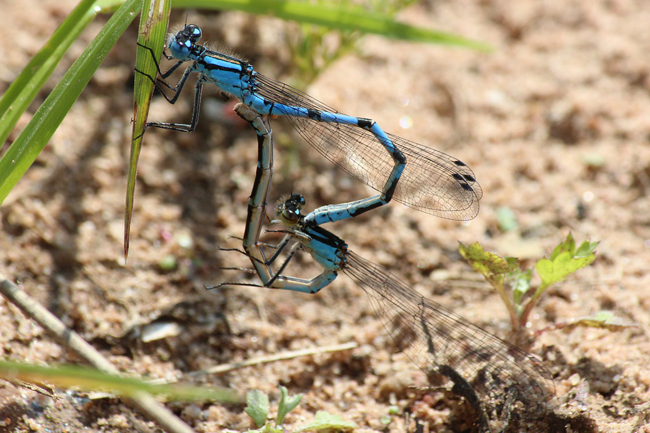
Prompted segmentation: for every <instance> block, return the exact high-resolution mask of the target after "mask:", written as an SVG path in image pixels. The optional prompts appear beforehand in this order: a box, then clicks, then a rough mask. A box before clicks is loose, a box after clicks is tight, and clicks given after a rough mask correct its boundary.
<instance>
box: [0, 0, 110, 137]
mask: <svg viewBox="0 0 650 433" xmlns="http://www.w3.org/2000/svg"><path fill="white" fill-rule="evenodd" d="M116 3H123V0H108V1H106V0H99V1H98V0H83V1H81V2H80V3H79V4H78V5H77V7H76V8H75V9H74V10H73V11H72V12H71V13H70V15H68V17H67V18H66V19H65V20H64V21H63V23H61V25H60V26H59V28H58V29H56V31H55V32H54V34H53V35H52V37H51V38H50V39H49V40H48V41H47V43H46V44H45V45H44V46H43V48H41V50H40V51H39V52H38V53H36V55H35V56H34V57H33V58H32V60H30V62H29V63H28V64H27V66H26V67H25V68H24V69H23V70H22V72H21V73H20V74H19V75H18V77H16V79H15V80H14V81H13V83H11V85H10V86H9V88H8V89H7V91H6V92H5V94H4V96H3V97H2V99H1V100H0V116H1V117H0V143H4V142H5V140H6V139H7V137H8V136H9V134H10V133H11V130H12V129H13V128H14V127H15V126H16V123H17V122H18V119H20V116H21V115H22V114H23V113H24V112H25V110H27V107H28V106H29V104H31V103H32V101H33V100H34V98H35V97H36V95H37V94H38V92H39V91H40V90H41V88H42V87H43V85H44V84H45V82H46V81H47V79H48V78H49V77H50V76H51V75H52V72H53V71H54V69H55V68H56V66H57V65H58V64H59V62H60V61H61V59H62V58H63V56H64V55H65V53H66V52H67V51H68V49H69V48H70V45H71V44H72V42H74V41H75V40H77V38H78V37H79V35H80V34H81V32H82V31H83V30H84V29H85V28H86V27H87V26H88V24H89V23H90V22H91V21H92V20H93V19H94V18H95V16H96V15H97V14H99V13H104V12H107V11H110V10H111V9H113V8H114V7H115V4H116Z"/></svg>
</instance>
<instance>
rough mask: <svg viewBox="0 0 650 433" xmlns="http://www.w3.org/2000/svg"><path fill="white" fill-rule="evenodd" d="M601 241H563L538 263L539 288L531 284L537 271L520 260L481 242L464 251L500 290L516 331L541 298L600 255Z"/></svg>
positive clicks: (602, 319)
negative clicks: (497, 251) (505, 255)
mask: <svg viewBox="0 0 650 433" xmlns="http://www.w3.org/2000/svg"><path fill="white" fill-rule="evenodd" d="M597 246H598V242H590V241H585V242H583V243H582V244H580V246H578V247H577V248H576V244H575V240H574V239H573V236H572V235H571V233H569V235H568V236H567V237H566V239H565V240H564V241H563V242H562V243H560V244H559V245H558V246H557V247H555V249H554V250H553V252H552V253H551V256H550V257H549V258H548V259H547V258H543V259H540V260H538V261H537V263H535V270H536V271H537V274H538V275H539V277H540V278H541V283H540V284H539V286H538V287H537V288H534V287H532V286H531V281H532V278H533V270H532V269H529V270H522V269H521V267H520V265H519V261H518V259H516V258H514V257H506V258H503V257H501V256H499V255H497V254H495V253H491V252H488V251H485V250H484V249H483V247H482V246H481V245H479V244H478V242H475V243H473V244H472V245H470V246H465V245H463V244H462V243H460V247H459V250H460V253H461V255H462V256H463V257H464V258H465V259H466V260H467V261H468V262H469V264H470V265H471V266H472V269H474V270H475V271H476V272H478V273H480V274H481V275H483V276H484V277H485V279H486V280H487V281H488V282H489V283H490V285H491V286H492V287H494V289H495V290H496V291H497V293H498V294H499V296H500V297H501V300H502V301H503V303H504V304H505V306H506V308H507V309H508V313H509V314H510V322H511V324H512V329H513V331H514V332H515V333H517V332H519V331H521V330H523V329H525V328H526V325H527V323H528V320H529V318H530V314H531V311H532V310H533V308H534V307H535V305H537V303H538V302H539V299H540V297H541V296H542V294H543V293H544V292H546V290H548V288H549V287H551V286H552V285H553V284H555V283H559V282H561V281H564V280H565V279H566V278H567V277H568V276H569V275H571V274H572V273H574V272H576V271H577V270H579V269H582V268H584V267H585V266H588V265H590V264H591V263H592V262H593V261H594V260H595V258H596V253H595V250H596V247H597ZM611 319H612V318H611V317H606V316H596V317H592V318H585V320H581V321H577V322H573V323H574V324H576V326H590V327H593V326H598V327H603V326H606V325H607V323H606V322H607V321H608V320H611Z"/></svg>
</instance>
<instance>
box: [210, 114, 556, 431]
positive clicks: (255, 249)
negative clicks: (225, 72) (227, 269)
mask: <svg viewBox="0 0 650 433" xmlns="http://www.w3.org/2000/svg"><path fill="white" fill-rule="evenodd" d="M237 112H238V113H239V114H240V116H242V117H243V118H245V119H246V120H248V121H249V123H251V125H252V126H253V127H254V129H255V130H256V132H257V135H258V145H259V154H258V155H259V156H258V158H259V162H258V171H257V175H256V183H255V186H254V188H253V192H252V193H251V200H250V202H249V213H248V221H247V225H246V233H245V236H244V249H245V252H244V254H246V255H247V256H248V257H249V258H250V259H251V261H252V262H253V265H254V267H255V270H256V272H257V274H258V275H259V277H260V279H261V281H262V284H261V285H259V286H260V287H266V288H273V289H284V290H293V291H299V292H303V293H316V292H318V291H319V290H320V289H322V288H324V287H326V286H327V285H329V284H330V283H331V282H332V281H334V279H335V278H336V277H337V275H338V273H339V272H342V273H344V274H347V275H348V276H350V277H351V278H352V279H353V280H354V281H355V282H356V283H357V284H358V285H359V286H360V287H361V288H362V289H363V290H364V291H365V292H366V293H367V294H368V296H369V297H370V299H371V301H372V304H373V307H374V308H375V311H376V312H377V315H378V316H379V317H380V319H381V320H382V322H383V324H384V327H385V328H386V330H387V331H388V333H389V334H390V335H391V336H392V337H393V338H394V339H395V341H396V342H397V343H398V345H399V346H400V347H401V348H403V349H404V350H405V351H406V352H407V354H408V356H409V357H410V358H411V359H412V360H413V361H414V362H415V364H417V366H418V367H420V368H421V369H422V370H423V371H424V372H425V373H427V374H439V375H442V376H444V377H446V378H447V379H449V380H450V381H451V383H452V391H453V392H454V393H455V394H456V395H459V396H462V397H464V398H465V399H466V400H467V401H468V402H469V403H470V405H471V406H472V407H473V408H474V410H475V411H476V414H477V426H478V427H479V430H480V431H481V432H489V431H491V427H490V423H491V422H492V423H493V424H495V423H500V424H501V425H500V428H503V429H505V428H507V425H508V423H509V422H512V421H513V420H515V419H517V418H541V417H542V416H543V415H544V413H545V411H546V409H547V402H548V400H550V399H551V397H552V396H553V394H554V385H553V381H552V379H551V376H550V374H549V373H548V371H547V370H546V369H545V368H544V366H543V365H542V363H541V362H540V361H539V360H538V359H536V358H535V357H533V356H531V355H528V354H527V353H526V352H524V351H522V350H521V349H519V348H517V347H515V346H513V345H511V344H509V343H507V342H506V341H503V340H501V339H499V338H498V337H496V336H494V335H492V334H490V333H489V332H486V331H484V330H483V329H481V328H479V327H477V326H475V325H473V324H472V323H470V322H468V321H467V320H465V319H463V318H462V317H461V316H459V315H457V314H455V313H454V312H452V311H450V310H448V309H447V308H445V307H443V306H442V305H440V304H438V303H436V302H433V301H430V300H428V299H426V298H424V297H422V296H421V295H419V294H418V293H417V292H416V291H415V290H413V289H411V288H410V287H408V286H407V285H406V284H405V283H403V282H401V281H400V280H399V279H397V278H396V277H395V276H393V275H392V274H390V273H389V272H387V271H386V270H384V269H383V268H381V267H380V266H378V265H375V264H373V263H371V262H369V261H367V260H365V259H363V258H362V257H360V256H358V255H356V254H355V253H353V252H352V251H350V250H349V249H348V246H347V243H346V242H345V241H344V240H342V239H341V238H339V237H337V236H336V235H334V234H333V233H331V232H329V231H327V230H325V229H323V228H322V227H321V224H323V223H326V222H330V221H340V220H343V219H347V218H351V217H353V216H354V215H355V214H357V209H362V208H365V207H368V199H366V200H359V201H357V202H352V203H345V204H340V205H330V206H323V207H321V208H319V209H316V210H315V211H313V212H311V213H309V214H307V215H303V214H302V211H301V210H302V207H303V206H304V204H305V201H304V199H303V197H302V196H300V195H298V194H293V195H291V196H289V197H288V198H286V199H283V200H281V201H280V202H279V204H278V206H277V208H276V216H277V217H278V219H279V220H280V221H281V222H282V223H283V224H284V226H285V230H284V232H285V233H286V236H285V238H284V239H283V241H282V242H281V243H280V244H279V245H278V247H277V252H276V253H275V254H274V255H273V257H271V258H270V259H268V260H267V259H266V257H265V255H264V251H263V247H262V244H261V243H260V242H259V237H260V233H261V230H262V223H263V216H264V215H265V209H266V202H267V200H268V194H269V190H270V181H271V175H272V167H273V164H272V142H271V140H272V136H271V131H270V129H269V128H268V126H267V125H266V124H265V123H264V122H263V119H262V117H261V116H259V115H258V114H257V113H255V112H253V111H252V110H250V109H249V108H248V107H245V106H243V105H240V106H238V107H237ZM292 242H293V245H292V246H291V248H290V251H289V255H288V258H287V259H286V260H285V261H284V263H282V265H280V267H279V269H278V270H277V271H274V270H273V269H272V265H273V263H274V261H276V260H277V258H278V257H279V253H280V252H281V251H282V250H283V249H284V248H286V247H287V246H288V245H289V244H291V243H292ZM299 250H304V251H306V252H308V253H309V254H311V256H312V257H313V258H314V260H315V261H317V262H318V263H319V264H320V265H321V266H322V267H323V268H324V272H322V273H321V274H320V275H318V276H316V277H314V278H312V279H309V280H307V279H302V278H295V277H289V276H285V275H283V274H282V273H283V272H284V269H285V268H286V266H287V264H288V263H289V261H290V260H291V258H292V257H293V256H294V254H296V253H297V252H298V251H299ZM227 285H248V286H250V285H254V284H250V283H242V282H235V283H222V284H219V285H218V286H216V287H221V286H227Z"/></svg>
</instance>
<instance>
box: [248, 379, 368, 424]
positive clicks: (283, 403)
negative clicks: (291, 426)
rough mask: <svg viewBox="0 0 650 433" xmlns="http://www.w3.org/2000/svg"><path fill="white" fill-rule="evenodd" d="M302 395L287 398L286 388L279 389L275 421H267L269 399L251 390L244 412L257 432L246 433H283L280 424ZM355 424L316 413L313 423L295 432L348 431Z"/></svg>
mask: <svg viewBox="0 0 650 433" xmlns="http://www.w3.org/2000/svg"><path fill="white" fill-rule="evenodd" d="M301 399H302V394H298V395H295V396H291V397H290V396H289V393H288V391H287V388H285V387H284V386H281V387H280V402H279V403H278V415H277V417H276V418H275V420H272V421H269V409H270V404H269V397H268V396H267V395H266V394H264V393H263V392H262V391H259V390H253V391H251V392H249V393H248V394H247V395H246V403H247V405H246V409H244V411H245V412H246V413H247V414H248V415H249V416H250V417H251V418H253V422H254V423H255V425H256V426H257V430H249V431H248V433H255V432H256V433H284V432H285V430H284V427H282V423H283V422H284V418H285V417H286V416H287V414H288V413H289V412H291V411H292V410H293V409H295V408H296V406H298V404H299V403H300V400H301ZM356 427H357V426H356V424H354V423H352V422H349V421H344V420H343V419H341V417H340V416H338V415H330V414H329V413H327V412H322V411H321V412H317V413H316V418H315V419H314V421H312V422H310V423H309V424H306V425H304V426H302V427H298V428H297V429H296V430H294V431H295V432H303V431H316V432H319V431H321V432H322V431H350V430H352V429H354V428H356Z"/></svg>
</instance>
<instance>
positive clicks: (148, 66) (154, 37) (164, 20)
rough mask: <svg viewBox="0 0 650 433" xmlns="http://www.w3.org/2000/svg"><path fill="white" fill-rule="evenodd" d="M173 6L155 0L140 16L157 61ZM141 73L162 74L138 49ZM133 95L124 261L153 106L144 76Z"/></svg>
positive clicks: (146, 43)
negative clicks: (150, 107) (147, 123)
mask: <svg viewBox="0 0 650 433" xmlns="http://www.w3.org/2000/svg"><path fill="white" fill-rule="evenodd" d="M170 11H171V2H170V1H166V0H151V1H150V2H145V6H144V9H143V11H142V14H141V15H140V16H141V18H140V29H139V31H138V34H139V37H138V43H140V44H141V45H144V46H146V47H151V48H152V49H153V50H154V53H155V56H156V59H160V55H161V53H162V50H163V46H164V44H165V35H166V33H167V24H168V22H169V12H170ZM135 67H136V69H137V70H139V71H142V72H144V73H145V74H147V75H149V76H151V77H155V76H156V74H157V73H158V71H157V69H156V64H155V62H154V60H153V58H152V57H151V54H150V52H149V51H147V50H145V49H143V48H138V51H137V54H136V60H135ZM134 89H135V91H134V95H133V132H132V137H137V138H135V139H133V140H131V155H130V158H129V177H128V183H127V187H126V206H125V210H124V258H125V259H126V258H127V257H128V255H129V233H130V229H131V216H132V214H133V198H134V195H135V181H136V177H137V173H138V158H139V157H140V150H141V148H142V139H143V135H142V134H143V133H144V128H145V124H146V122H147V116H148V115H149V105H150V102H151V95H152V94H153V89H154V86H153V83H152V82H151V80H149V79H148V78H147V77H145V76H144V75H142V74H138V73H136V74H135V86H134Z"/></svg>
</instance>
